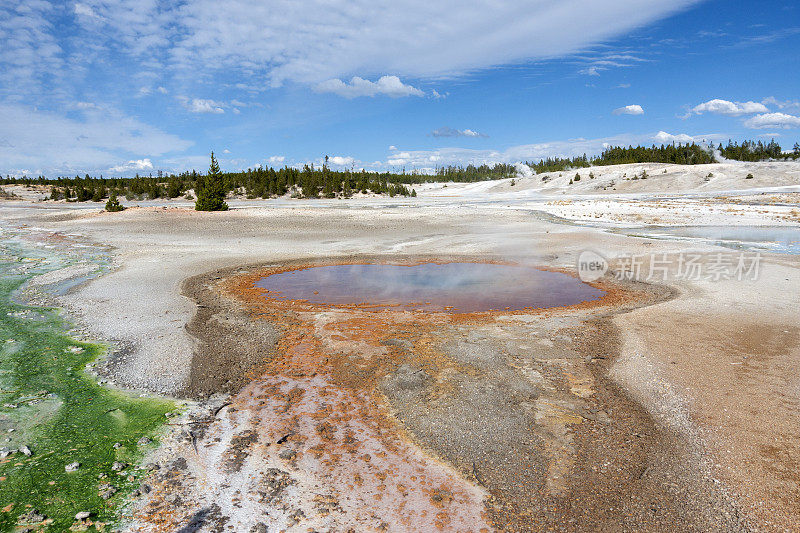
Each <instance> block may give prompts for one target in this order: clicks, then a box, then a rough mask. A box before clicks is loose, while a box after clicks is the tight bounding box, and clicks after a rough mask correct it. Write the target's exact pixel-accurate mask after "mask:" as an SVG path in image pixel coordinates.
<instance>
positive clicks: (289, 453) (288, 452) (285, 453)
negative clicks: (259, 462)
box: [278, 448, 297, 461]
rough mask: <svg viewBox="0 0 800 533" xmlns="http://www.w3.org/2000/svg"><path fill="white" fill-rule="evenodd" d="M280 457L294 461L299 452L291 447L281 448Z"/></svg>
mask: <svg viewBox="0 0 800 533" xmlns="http://www.w3.org/2000/svg"><path fill="white" fill-rule="evenodd" d="M278 457H280V458H281V459H283V460H284V461H292V460H293V459H294V458H295V457H297V452H296V451H294V450H293V449H291V448H284V449H283V450H281V453H279V454H278Z"/></svg>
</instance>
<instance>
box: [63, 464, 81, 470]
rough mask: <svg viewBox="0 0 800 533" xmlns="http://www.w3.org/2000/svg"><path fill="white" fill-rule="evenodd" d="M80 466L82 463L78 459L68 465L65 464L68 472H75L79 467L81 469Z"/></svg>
mask: <svg viewBox="0 0 800 533" xmlns="http://www.w3.org/2000/svg"><path fill="white" fill-rule="evenodd" d="M80 467H81V464H80V463H78V462H77V461H76V462H74V463H70V464H68V465H67V466H65V467H64V470H66V471H67V472H74V471H76V470H77V469H79V468H80Z"/></svg>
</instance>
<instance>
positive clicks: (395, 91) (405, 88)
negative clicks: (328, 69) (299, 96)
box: [316, 76, 425, 98]
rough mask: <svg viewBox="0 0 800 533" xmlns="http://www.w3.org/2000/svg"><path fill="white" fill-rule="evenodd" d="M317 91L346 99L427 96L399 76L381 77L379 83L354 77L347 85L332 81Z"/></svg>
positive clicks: (323, 83)
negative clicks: (378, 96) (380, 96)
mask: <svg viewBox="0 0 800 533" xmlns="http://www.w3.org/2000/svg"><path fill="white" fill-rule="evenodd" d="M316 90H317V91H318V92H321V93H334V94H338V95H339V96H344V97H345V98H357V97H359V96H376V95H385V96H391V97H392V98H399V97H402V96H423V95H424V94H425V93H423V92H422V91H421V90H419V89H417V88H416V87H412V86H411V85H406V84H405V83H403V82H402V81H400V78H398V77H397V76H381V77H380V78H378V81H369V80H365V79H364V78H361V77H358V76H354V77H353V78H351V79H350V82H349V83H345V82H343V81H342V80H340V79H330V80H327V81H323V82H322V83H318V84H317V86H316Z"/></svg>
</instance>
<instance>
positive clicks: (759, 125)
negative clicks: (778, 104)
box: [744, 113, 800, 130]
mask: <svg viewBox="0 0 800 533" xmlns="http://www.w3.org/2000/svg"><path fill="white" fill-rule="evenodd" d="M744 125H745V126H746V127H748V128H753V129H759V130H763V129H767V128H782V129H789V128H800V117H796V116H794V115H787V114H786V113H765V114H763V115H756V116H754V117H751V118H748V119H747V120H745V121H744Z"/></svg>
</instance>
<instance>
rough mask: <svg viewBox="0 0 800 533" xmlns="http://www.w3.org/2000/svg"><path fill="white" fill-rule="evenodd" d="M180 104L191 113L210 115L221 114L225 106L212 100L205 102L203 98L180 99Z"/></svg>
mask: <svg viewBox="0 0 800 533" xmlns="http://www.w3.org/2000/svg"><path fill="white" fill-rule="evenodd" d="M180 100H181V103H182V104H183V107H185V108H186V109H187V110H188V111H189V112H191V113H212V114H221V113H224V112H225V110H224V109H223V108H222V107H223V106H224V105H225V104H222V103H220V102H215V101H214V100H206V99H203V98H192V99H189V98H185V97H183V98H181V99H180Z"/></svg>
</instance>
